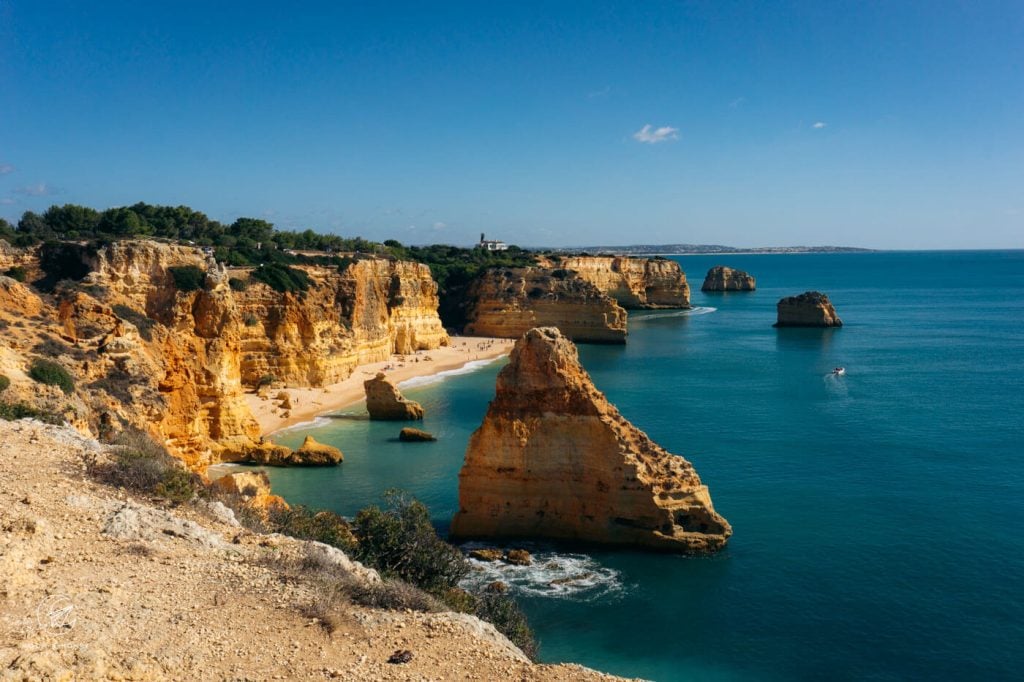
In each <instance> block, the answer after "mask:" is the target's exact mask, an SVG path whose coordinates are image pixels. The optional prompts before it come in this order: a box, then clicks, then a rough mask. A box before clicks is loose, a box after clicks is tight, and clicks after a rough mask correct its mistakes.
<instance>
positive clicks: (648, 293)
mask: <svg viewBox="0 0 1024 682" xmlns="http://www.w3.org/2000/svg"><path fill="white" fill-rule="evenodd" d="M546 261H548V262H550V264H551V267H553V268H564V269H566V270H572V271H573V272H576V273H577V274H579V276H580V277H582V278H583V279H585V280H587V281H588V282H590V283H591V284H593V285H594V286H596V287H597V288H598V289H599V290H601V291H602V292H603V293H605V294H607V295H608V296H611V297H612V298H613V299H615V300H616V301H617V302H618V304H619V305H621V306H622V307H623V308H689V307H690V285H689V284H687V282H686V274H685V273H683V270H682V268H681V267H679V263H677V262H676V261H674V260H668V259H665V258H630V257H625V256H621V257H620V256H563V257H561V258H549V259H544V260H542V263H544V262H546Z"/></svg>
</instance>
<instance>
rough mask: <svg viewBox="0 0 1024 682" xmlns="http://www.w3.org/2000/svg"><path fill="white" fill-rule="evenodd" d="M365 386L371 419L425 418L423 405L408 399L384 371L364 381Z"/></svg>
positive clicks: (367, 406)
mask: <svg viewBox="0 0 1024 682" xmlns="http://www.w3.org/2000/svg"><path fill="white" fill-rule="evenodd" d="M363 388H364V389H366V410H367V411H368V412H369V413H370V419H379V420H383V421H402V420H414V419H423V407H422V406H421V405H420V404H419V403H418V402H416V401H414V400H406V399H405V398H404V397H403V396H402V394H401V392H400V391H399V390H398V389H397V388H396V387H395V385H394V384H392V383H391V382H390V381H388V379H387V377H386V376H385V375H384V373H383V372H380V373H378V374H377V376H375V377H374V378H372V379H367V380H366V381H364V382H363Z"/></svg>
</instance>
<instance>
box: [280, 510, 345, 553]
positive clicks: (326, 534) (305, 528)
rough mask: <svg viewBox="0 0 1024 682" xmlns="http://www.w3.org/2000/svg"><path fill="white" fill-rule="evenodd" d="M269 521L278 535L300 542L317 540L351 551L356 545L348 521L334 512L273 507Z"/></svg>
mask: <svg viewBox="0 0 1024 682" xmlns="http://www.w3.org/2000/svg"><path fill="white" fill-rule="evenodd" d="M268 521H269V523H270V526H271V527H272V528H274V529H275V530H276V531H277V532H278V533H281V534H283V535H290V536H292V537H293V538H299V539H300V540H316V541H317V542H322V543H324V544H325V545H331V546H332V547H337V548H339V549H343V550H351V549H352V546H353V544H354V538H353V537H352V529H351V527H350V526H349V523H348V521H346V520H345V519H343V518H341V517H340V516H338V515H337V514H335V513H334V512H332V511H326V510H316V509H310V508H309V507H303V506H301V505H298V506H295V507H291V508H290V509H283V508H280V507H273V508H272V509H271V510H270V512H269V514H268Z"/></svg>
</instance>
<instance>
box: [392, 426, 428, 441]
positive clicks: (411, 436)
mask: <svg viewBox="0 0 1024 682" xmlns="http://www.w3.org/2000/svg"><path fill="white" fill-rule="evenodd" d="M398 440H400V441H402V442H403V443H429V442H431V441H435V440H437V438H436V437H435V436H434V434H432V433H427V432H426V431H424V430H422V429H413V428H410V427H406V428H404V429H402V430H401V431H400V432H399V434H398Z"/></svg>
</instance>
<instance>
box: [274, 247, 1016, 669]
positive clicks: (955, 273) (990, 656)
mask: <svg viewBox="0 0 1024 682" xmlns="http://www.w3.org/2000/svg"><path fill="white" fill-rule="evenodd" d="M678 260H679V261H680V262H681V263H682V265H683V268H684V269H685V270H686V272H687V274H688V276H689V278H690V281H691V284H692V285H693V286H694V289H695V291H694V293H693V304H694V305H695V306H697V307H698V308H697V309H696V310H695V311H693V312H691V313H679V312H651V313H631V315H630V336H629V343H628V344H627V345H626V346H624V347H610V346H581V347H580V355H581V358H582V361H583V364H584V365H585V367H586V368H587V369H588V370H589V371H590V373H591V375H592V376H593V379H594V381H595V383H596V384H597V386H598V387H599V388H600V389H601V390H603V391H604V392H605V393H606V394H607V395H608V397H609V398H610V399H611V400H612V401H613V402H614V403H615V404H616V405H617V406H618V407H619V409H620V410H621V412H622V413H623V414H624V415H625V416H626V417H627V418H628V419H630V420H631V421H632V422H633V423H634V424H636V425H637V426H639V427H640V428H642V429H644V430H645V431H647V433H648V434H649V435H650V436H651V437H653V438H654V440H656V441H657V442H658V443H660V444H661V445H663V446H664V447H665V448H667V449H668V450H670V451H671V452H674V453H678V454H681V455H684V456H685V457H687V458H688V459H689V460H690V461H692V462H693V463H694V465H695V466H696V468H697V470H698V472H699V473H700V475H701V477H702V478H703V479H704V481H705V482H706V483H707V484H708V485H709V486H710V489H711V494H712V497H713V499H714V502H715V507H716V508H717V509H718V511H719V512H721V513H722V514H723V515H724V516H725V517H726V518H727V519H729V521H730V522H731V523H732V526H733V529H734V532H735V534H734V535H733V537H732V540H731V541H730V543H729V546H728V549H727V550H726V551H724V552H722V553H721V554H719V555H717V556H714V557H706V558H687V557H681V556H670V555H658V554H646V553H641V552H629V551H608V550H593V551H587V552H583V553H581V552H580V550H579V549H565V548H560V547H557V546H551V545H546V544H536V545H533V546H531V547H530V549H531V550H532V551H533V552H534V553H535V555H537V557H538V559H539V560H538V562H537V563H536V564H535V566H534V567H532V568H529V569H522V568H513V567H507V568H502V569H500V573H501V576H500V577H501V578H502V579H504V580H506V581H508V582H509V583H511V584H512V585H513V587H514V590H515V591H516V592H517V593H518V595H519V596H520V598H521V601H522V604H523V606H524V608H525V610H526V611H527V613H528V615H529V616H530V619H531V622H532V624H533V626H534V628H535V630H536V632H537V634H538V637H539V639H540V643H541V655H542V659H543V660H545V661H575V662H579V663H582V664H584V665H588V666H591V667H594V668H597V669H600V670H604V671H607V672H613V673H618V674H622V675H629V676H640V677H645V678H650V679H654V680H663V681H668V680H811V679H815V680H817V679H827V680H846V679H848V680H863V679H869V680H936V679H963V680H990V679H1020V677H1021V675H1024V252H1022V251H1003V252H995V251H992V252H922V253H905V252H903V253H868V254H828V255H771V256H725V257H718V256H714V257H697V256H694V257H689V256H684V257H680V258H679V259H678ZM717 264H725V265H730V266H732V267H737V268H742V269H746V270H749V271H750V272H751V273H752V274H754V275H755V276H756V277H757V281H758V286H759V289H758V291H757V292H755V293H751V294H724V295H723V294H718V295H704V294H702V293H701V292H700V291H699V288H700V283H701V281H702V280H703V275H704V273H705V272H706V271H707V269H708V268H709V267H711V266H712V265H717ZM808 289H817V290H821V291H824V292H826V293H828V294H829V295H830V297H831V298H832V301H833V303H834V304H835V306H836V308H837V310H838V312H839V314H840V316H841V317H842V318H843V320H844V321H845V323H846V325H845V326H844V327H843V328H842V329H837V330H798V329H783V330H776V329H774V328H772V326H771V325H772V323H773V322H774V315H775V303H776V301H777V300H778V299H779V298H780V297H782V296H785V295H790V294H796V293H800V292H802V291H805V290H808ZM500 365H501V362H500V361H499V362H495V363H492V364H490V365H488V366H486V367H483V368H478V369H477V370H476V371H473V372H470V373H464V374H459V375H453V376H448V377H445V378H442V379H440V380H434V381H433V383H420V384H419V385H418V386H412V387H403V388H404V390H405V392H406V394H407V395H409V396H410V397H412V398H414V399H416V400H419V401H421V402H422V403H423V404H424V407H425V408H426V411H427V415H428V416H427V419H426V420H425V422H424V428H426V429H428V430H430V431H432V432H433V433H435V434H436V435H438V436H439V438H440V440H439V441H438V442H437V443H432V444H401V443H398V442H397V441H396V439H395V437H396V436H397V432H398V429H399V425H396V424H387V423H370V422H369V421H366V420H364V419H361V418H358V416H357V415H358V413H359V412H360V410H359V409H356V408H353V409H352V410H351V411H350V414H349V415H348V416H347V417H345V418H341V419H332V420H327V421H325V422H323V423H319V424H317V425H314V426H311V427H309V428H306V429H300V430H293V431H289V432H286V433H284V434H282V435H281V436H280V438H279V440H280V441H282V442H284V443H286V444H289V445H296V444H297V443H298V442H299V441H300V440H301V439H302V437H303V436H304V435H305V434H306V433H312V434H314V435H315V436H316V438H317V439H318V440H322V441H325V442H328V443H332V444H334V445H337V446H338V447H340V448H341V449H342V450H343V451H344V452H345V457H346V460H345V463H344V464H343V465H342V466H341V467H339V468H337V469H330V470H324V469H317V470H312V469H272V470H270V475H271V478H272V482H273V486H274V489H275V491H276V492H278V493H280V494H282V495H283V496H284V497H285V498H286V499H288V500H289V501H291V502H298V503H305V504H309V505H314V506H321V507H328V508H331V509H334V510H336V511H338V512H340V513H343V514H351V513H353V512H355V511H356V510H357V509H359V508H360V507H362V506H365V505H367V504H369V503H373V502H377V501H379V498H380V494H381V492H382V491H383V490H384V489H386V488H389V487H400V488H404V489H406V490H408V491H410V492H412V493H413V494H415V495H416V496H417V497H419V498H420V499H421V500H423V501H424V502H426V503H427V504H428V505H429V506H430V508H431V510H432V513H433V515H434V517H435V519H436V521H437V523H438V525H439V526H441V527H442V528H443V527H444V526H446V525H447V523H448V520H449V519H450V518H451V515H452V513H453V512H454V511H455V507H456V502H457V485H458V484H457V473H458V471H459V467H460V465H461V462H462V456H463V452H464V449H465V446H466V442H467V440H468V438H469V434H470V433H471V432H472V431H473V429H475V428H476V427H477V425H479V423H480V420H481V419H482V417H483V415H484V412H485V411H486V408H487V402H488V400H489V399H490V398H491V397H492V396H493V391H494V377H495V375H496V373H497V371H498V369H499V368H500ZM836 365H843V366H845V367H846V368H847V374H846V376H844V377H833V376H831V375H830V370H831V369H832V368H833V367H834V366H836ZM488 570H490V571H492V572H494V571H498V570H499V569H495V568H493V567H492V568H490V569H488ZM492 577H493V576H492V575H490V574H488V573H481V574H479V575H478V576H477V577H476V578H475V579H477V580H489V579H492ZM560 578H569V579H570V580H569V581H568V582H566V583H555V584H554V585H553V584H552V581H557V580H558V579H560Z"/></svg>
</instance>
